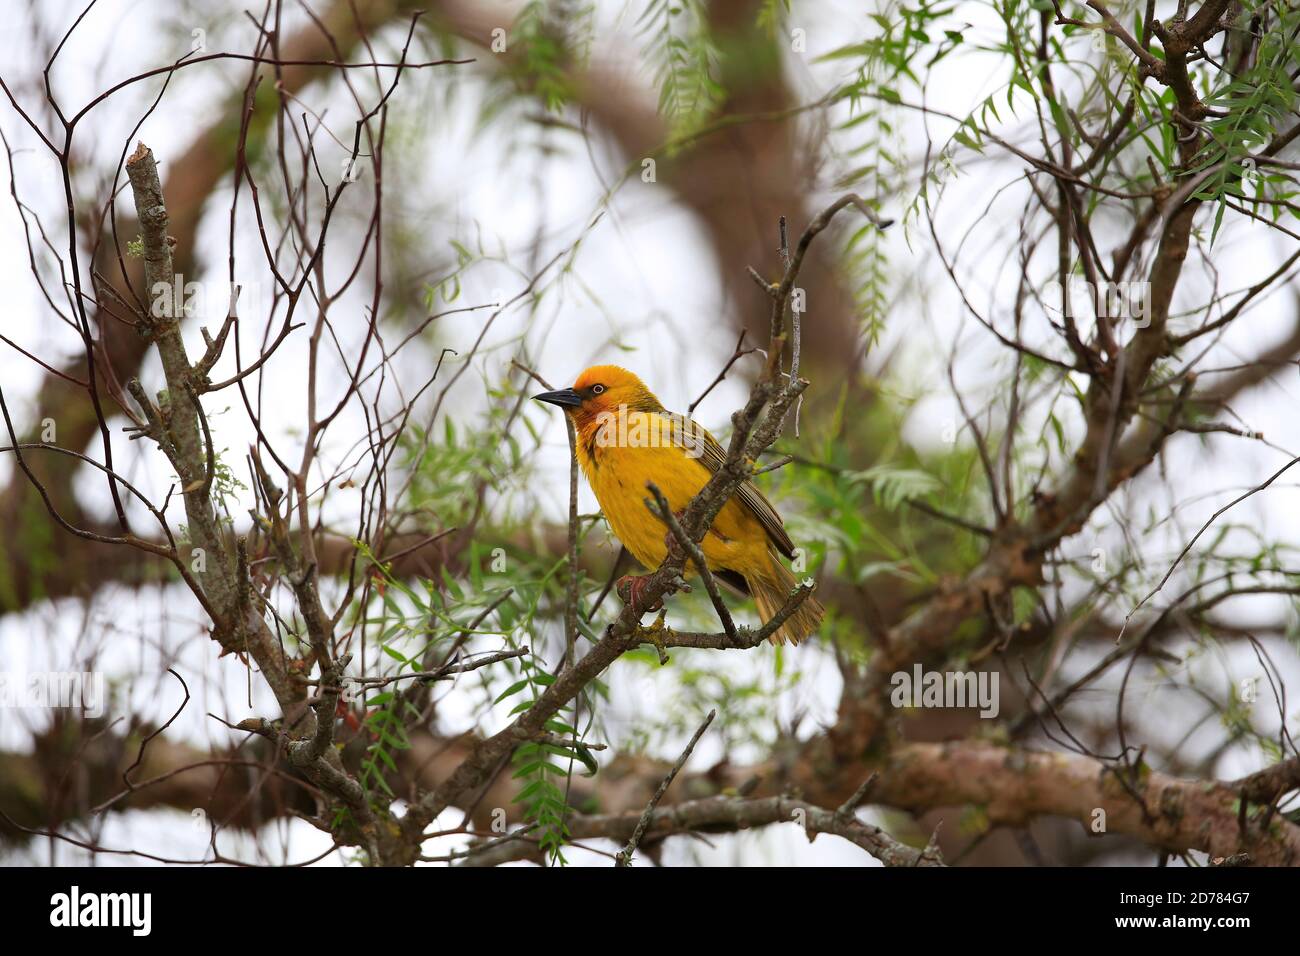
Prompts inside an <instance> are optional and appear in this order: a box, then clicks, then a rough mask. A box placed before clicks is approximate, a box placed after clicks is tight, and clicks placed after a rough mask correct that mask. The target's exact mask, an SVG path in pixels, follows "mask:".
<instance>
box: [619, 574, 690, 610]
mask: <svg viewBox="0 0 1300 956" xmlns="http://www.w3.org/2000/svg"><path fill="white" fill-rule="evenodd" d="M653 577H654V575H653V574H625V575H623V576H622V577H621V578H619V579H618V581H616V582H615V583H614V591H615V593H616V594H618V596H619V599H620V600H621V601H622V602H623V603H624V604H627V605H630V606H631V607H632V609H633V610H634V611H635V612H636V614H637V616H638V617H640V616H641V615H642V614H648V613H650V612H651V611H660V610H662V609H663V606H664V602H663V598H662V597H661V598H659V599H658V600H656V601H655V602H654V603H653V604H647V603H646V599H645V597H644V595H645V590H646V588H648V587H649V586H650V579H651V578H653ZM678 591H684V592H685V593H687V594H690V593H691V586H690V585H689V584H687V583H686V579H685V578H683V577H682V576H681V575H680V574H678V575H675V576H674V577H673V579H672V580H671V581H669V582H668V589H667V590H666V591H665V592H664V594H665V596H666V595H668V594H676V593H677V592H678Z"/></svg>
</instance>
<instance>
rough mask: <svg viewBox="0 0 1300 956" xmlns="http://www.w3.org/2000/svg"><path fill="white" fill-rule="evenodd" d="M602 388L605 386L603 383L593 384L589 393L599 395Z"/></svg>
mask: <svg viewBox="0 0 1300 956" xmlns="http://www.w3.org/2000/svg"><path fill="white" fill-rule="evenodd" d="M604 390H605V386H604V385H593V386H591V394H593V395H599V394H600V393H601V392H603V391H604Z"/></svg>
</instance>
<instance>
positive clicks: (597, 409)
mask: <svg viewBox="0 0 1300 956" xmlns="http://www.w3.org/2000/svg"><path fill="white" fill-rule="evenodd" d="M533 398H534V399H536V400H537V401H539V402H547V403H548V404H551V405H558V406H559V407H560V408H562V409H564V411H565V412H566V413H567V414H568V415H570V416H572V417H573V419H574V422H575V424H577V425H578V426H579V427H580V428H581V426H583V425H587V424H590V423H595V422H596V421H597V420H598V419H599V418H600V416H601V414H602V413H610V414H617V412H618V410H619V408H620V407H626V408H628V409H632V410H635V411H655V412H657V411H662V410H663V406H662V405H661V404H659V399H657V398H655V396H654V393H653V392H651V391H650V389H648V388H646V387H645V383H643V382H642V381H641V379H639V378H637V377H636V375H634V374H633V373H632V372H629V371H628V370H627V369H625V368H620V367H619V366H617V365H593V366H592V367H591V368H589V369H587V370H586V371H585V372H583V373H582V374H581V375H579V376H578V380H577V381H576V382H574V383H573V387H572V388H562V389H559V390H558V391H554V392H543V393H542V394H540V395H534V396H533Z"/></svg>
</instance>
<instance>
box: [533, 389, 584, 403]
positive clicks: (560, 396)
mask: <svg viewBox="0 0 1300 956" xmlns="http://www.w3.org/2000/svg"><path fill="white" fill-rule="evenodd" d="M533 401H535V402H546V403H547V404H548V405H559V406H560V407H561V408H577V407H578V406H580V405H581V404H582V396H581V395H579V394H578V393H577V392H575V391H574V390H573V389H571V388H562V389H560V390H559V391H558V392H542V394H540V395H534V396H533Z"/></svg>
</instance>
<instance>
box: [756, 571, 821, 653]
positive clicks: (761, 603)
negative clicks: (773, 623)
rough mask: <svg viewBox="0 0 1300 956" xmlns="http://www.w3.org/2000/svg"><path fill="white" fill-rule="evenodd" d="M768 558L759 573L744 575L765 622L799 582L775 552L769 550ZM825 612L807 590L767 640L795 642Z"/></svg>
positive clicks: (813, 629) (809, 631)
mask: <svg viewBox="0 0 1300 956" xmlns="http://www.w3.org/2000/svg"><path fill="white" fill-rule="evenodd" d="M768 558H769V561H768V568H765V569H764V570H763V571H762V572H760V573H758V574H752V575H746V576H745V581H746V583H747V584H748V585H749V591H750V593H751V594H753V595H754V603H755V604H756V605H757V606H758V613H759V615H760V616H761V617H762V619H763V623H764V624H766V623H767V622H768V621H770V620H771V619H772V618H773V617H775V616H776V613H777V612H778V611H780V610H781V608H783V607H785V602H786V601H788V600H789V599H790V592H791V591H793V590H794V589H795V586H796V584H797V583H798V582H797V581H795V579H794V575H793V574H791V573H790V572H789V571H788V570H786V567H785V565H784V564H782V563H781V559H780V558H778V557H777V556H776V554H775V553H773V552H770V551H769V552H768ZM825 613H826V609H825V608H824V607H822V605H821V603H820V602H819V601H818V600H817V599H816V598H815V597H813V596H812V595H811V594H810V595H808V597H806V598H804V599H803V602H802V603H801V604H800V605H799V606H798V607H797V608H795V611H794V613H793V614H791V615H790V616H789V617H788V618H786V620H785V623H784V624H782V625H781V626H780V627H779V628H777V630H776V632H775V633H774V634H773V635H772V636H771V638H770V640H771V641H772V643H773V644H784V643H785V642H786V641H787V640H788V641H789V642H790V643H791V644H798V643H799V642H800V641H802V640H803V639H804V638H807V637H809V636H811V635H812V634H814V633H815V632H816V630H817V628H818V626H819V625H820V624H821V622H822V616H823V615H824V614H825Z"/></svg>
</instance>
